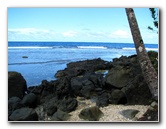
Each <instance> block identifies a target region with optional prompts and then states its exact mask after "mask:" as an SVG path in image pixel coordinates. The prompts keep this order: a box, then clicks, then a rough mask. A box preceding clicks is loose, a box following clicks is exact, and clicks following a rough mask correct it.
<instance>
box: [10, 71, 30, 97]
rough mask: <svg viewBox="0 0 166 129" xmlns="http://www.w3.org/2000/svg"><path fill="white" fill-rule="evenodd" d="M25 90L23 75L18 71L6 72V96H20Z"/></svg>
mask: <svg viewBox="0 0 166 129" xmlns="http://www.w3.org/2000/svg"><path fill="white" fill-rule="evenodd" d="M26 91H27V84H26V80H25V79H24V77H23V76H22V75H21V74H20V73H18V72H8V98H11V97H13V96H16V97H19V98H22V97H23V96H24V95H25V92H26Z"/></svg>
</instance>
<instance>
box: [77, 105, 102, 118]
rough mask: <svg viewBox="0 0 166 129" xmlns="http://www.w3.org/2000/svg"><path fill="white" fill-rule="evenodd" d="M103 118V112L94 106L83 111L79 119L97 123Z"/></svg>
mask: <svg viewBox="0 0 166 129" xmlns="http://www.w3.org/2000/svg"><path fill="white" fill-rule="evenodd" d="M102 116H103V112H102V111H101V110H100V109H99V108H98V107H96V106H93V107H89V108H85V109H83V110H82V111H81V112H80V114H79V117H80V118H81V119H84V120H89V121H98V120H99V119H100V118H101V117H102Z"/></svg>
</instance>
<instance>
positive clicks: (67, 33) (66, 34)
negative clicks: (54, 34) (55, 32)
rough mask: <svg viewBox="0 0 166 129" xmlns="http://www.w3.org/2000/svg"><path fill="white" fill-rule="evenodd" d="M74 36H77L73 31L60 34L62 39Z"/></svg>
mask: <svg viewBox="0 0 166 129" xmlns="http://www.w3.org/2000/svg"><path fill="white" fill-rule="evenodd" d="M76 34H77V32H75V31H66V32H63V33H62V35H63V36H64V37H74V36H75V35H76Z"/></svg>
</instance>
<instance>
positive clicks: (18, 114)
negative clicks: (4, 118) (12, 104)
mask: <svg viewBox="0 0 166 129" xmlns="http://www.w3.org/2000/svg"><path fill="white" fill-rule="evenodd" d="M9 120H10V121H38V116H37V113H36V111H35V110H34V109H32V108H21V109H17V110H15V111H14V112H13V113H12V114H11V115H10V116H9Z"/></svg>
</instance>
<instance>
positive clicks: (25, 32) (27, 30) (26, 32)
mask: <svg viewBox="0 0 166 129" xmlns="http://www.w3.org/2000/svg"><path fill="white" fill-rule="evenodd" d="M8 32H13V33H18V34H22V35H31V34H39V33H49V30H44V29H36V28H18V29H8Z"/></svg>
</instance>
